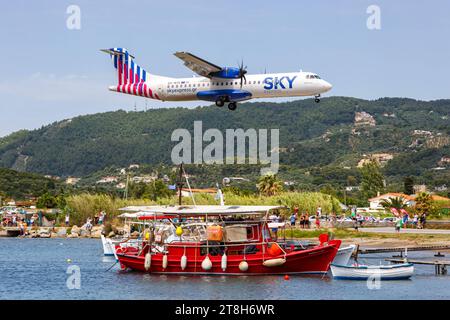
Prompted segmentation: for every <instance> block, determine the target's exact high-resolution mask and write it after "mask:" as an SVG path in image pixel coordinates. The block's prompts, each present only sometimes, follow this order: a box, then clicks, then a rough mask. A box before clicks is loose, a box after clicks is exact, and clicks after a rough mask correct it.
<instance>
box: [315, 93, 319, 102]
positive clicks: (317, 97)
mask: <svg viewBox="0 0 450 320" xmlns="http://www.w3.org/2000/svg"><path fill="white" fill-rule="evenodd" d="M314 101H315V102H316V103H319V102H320V94H318V95H317V96H315V99H314Z"/></svg>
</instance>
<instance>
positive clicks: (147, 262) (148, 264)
mask: <svg viewBox="0 0 450 320" xmlns="http://www.w3.org/2000/svg"><path fill="white" fill-rule="evenodd" d="M151 265H152V255H151V254H150V253H149V252H147V254H146V255H145V260H144V268H145V270H146V271H148V269H150V267H151Z"/></svg>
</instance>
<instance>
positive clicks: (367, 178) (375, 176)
mask: <svg viewBox="0 0 450 320" xmlns="http://www.w3.org/2000/svg"><path fill="white" fill-rule="evenodd" d="M360 172H361V190H362V193H363V195H364V196H365V197H366V198H372V197H374V196H376V195H377V193H378V192H383V190H384V177H383V174H382V173H381V169H380V166H379V164H378V162H376V161H370V162H368V163H366V164H364V166H363V167H362V168H361V169H360Z"/></svg>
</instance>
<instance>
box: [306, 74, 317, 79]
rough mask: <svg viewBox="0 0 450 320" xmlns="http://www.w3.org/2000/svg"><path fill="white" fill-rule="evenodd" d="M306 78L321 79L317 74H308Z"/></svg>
mask: <svg viewBox="0 0 450 320" xmlns="http://www.w3.org/2000/svg"><path fill="white" fill-rule="evenodd" d="M306 79H320V77H319V76H318V75H317V74H308V75H307V76H306Z"/></svg>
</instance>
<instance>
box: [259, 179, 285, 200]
mask: <svg viewBox="0 0 450 320" xmlns="http://www.w3.org/2000/svg"><path fill="white" fill-rule="evenodd" d="M257 187H258V191H259V192H260V193H261V194H264V195H266V196H274V195H276V194H277V193H278V192H280V191H281V190H283V183H282V182H281V181H280V180H278V178H277V176H276V175H274V174H266V175H264V176H262V177H261V178H259V181H258V184H257Z"/></svg>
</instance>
